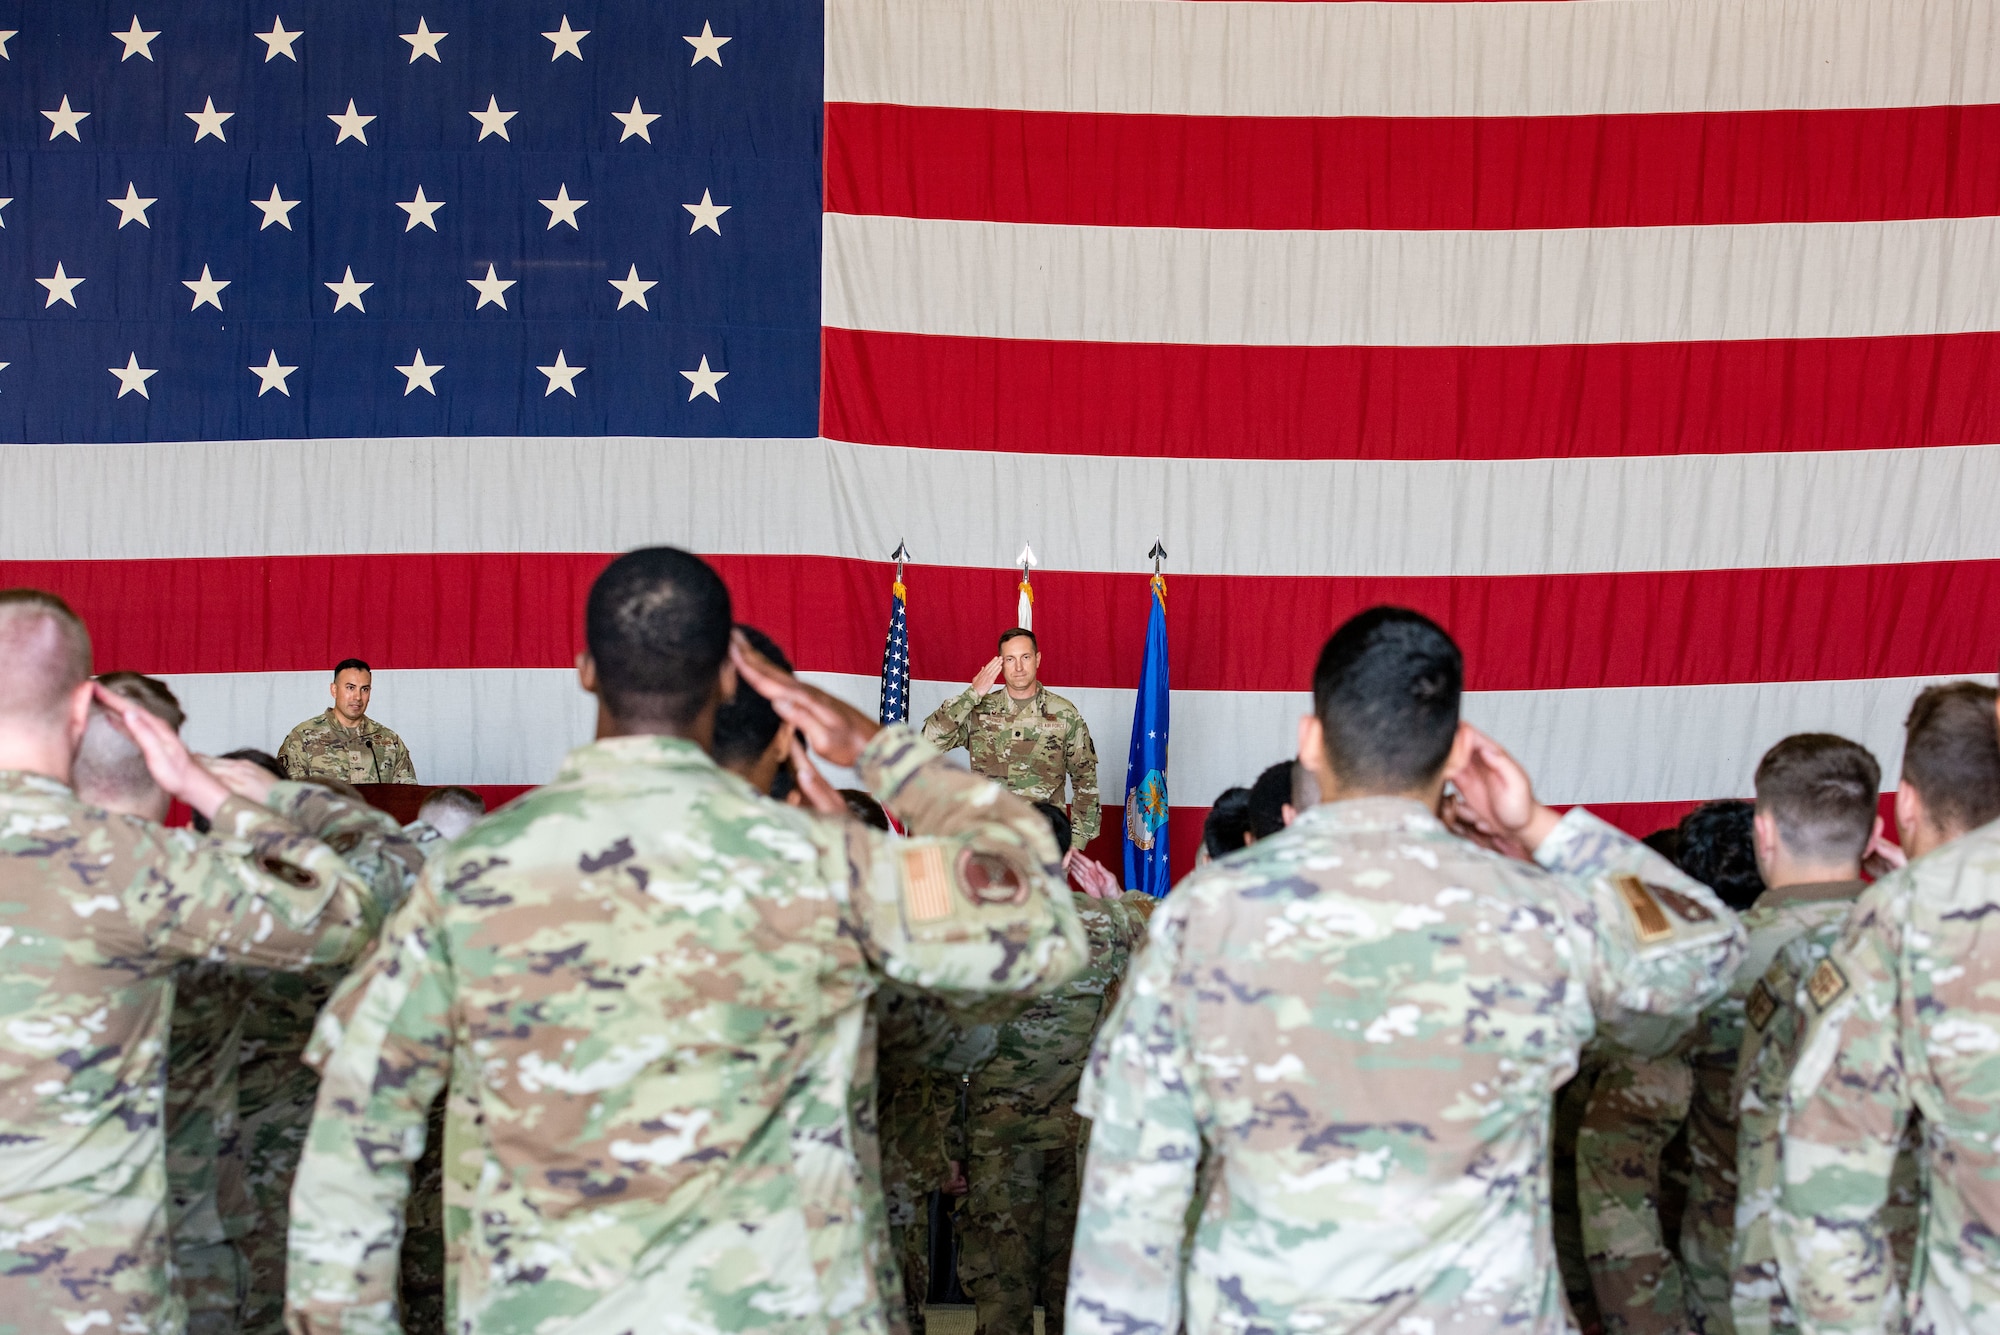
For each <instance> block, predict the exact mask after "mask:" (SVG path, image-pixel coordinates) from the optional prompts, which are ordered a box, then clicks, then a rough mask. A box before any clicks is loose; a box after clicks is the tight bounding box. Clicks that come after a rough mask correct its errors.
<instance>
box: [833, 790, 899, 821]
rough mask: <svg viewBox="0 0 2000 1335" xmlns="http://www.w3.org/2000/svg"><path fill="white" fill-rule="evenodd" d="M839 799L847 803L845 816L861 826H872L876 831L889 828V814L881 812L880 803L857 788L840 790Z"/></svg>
mask: <svg viewBox="0 0 2000 1335" xmlns="http://www.w3.org/2000/svg"><path fill="white" fill-rule="evenodd" d="M840 798H841V800H842V801H843V802H845V803H847V814H848V815H850V816H852V817H854V819H856V820H858V821H860V822H861V823H862V824H863V825H872V826H874V827H875V828H876V829H878V830H886V829H888V828H889V813H888V812H886V811H884V810H882V804H881V803H880V802H877V801H876V800H875V799H874V798H873V797H871V796H869V795H868V794H867V793H864V792H862V791H861V790H860V789H859V788H843V789H841V790H840Z"/></svg>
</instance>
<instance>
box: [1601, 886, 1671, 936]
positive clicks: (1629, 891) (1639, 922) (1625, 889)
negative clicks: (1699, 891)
mask: <svg viewBox="0 0 2000 1335" xmlns="http://www.w3.org/2000/svg"><path fill="white" fill-rule="evenodd" d="M1611 883H1612V884H1613V885H1615V886H1617V887H1618V894H1619V896H1620V897H1621V898H1622V899H1624V901H1625V911H1626V912H1627V913H1629V914H1631V915H1632V929H1633V930H1634V931H1636V932H1637V933H1638V934H1639V942H1640V944H1642V945H1651V944H1652V943H1653V942H1655V941H1664V940H1665V939H1666V938H1667V937H1670V936H1672V935H1673V934H1674V925H1673V923H1671V922H1669V921H1668V920H1667V912H1666V910H1665V909H1663V908H1661V907H1660V901H1659V900H1657V899H1655V898H1653V887H1652V886H1649V885H1647V884H1646V883H1645V882H1644V881H1642V880H1640V879H1639V878H1638V877H1636V876H1632V875H1623V876H1614V877H1612V878H1611Z"/></svg>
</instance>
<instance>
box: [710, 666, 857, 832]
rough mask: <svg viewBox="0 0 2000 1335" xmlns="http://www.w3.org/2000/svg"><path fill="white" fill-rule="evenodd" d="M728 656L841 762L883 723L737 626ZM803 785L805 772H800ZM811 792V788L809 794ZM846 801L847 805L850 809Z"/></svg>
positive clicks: (816, 746)
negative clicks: (778, 659) (783, 663)
mask: <svg viewBox="0 0 2000 1335" xmlns="http://www.w3.org/2000/svg"><path fill="white" fill-rule="evenodd" d="M729 661H730V662H732V663H734V664H735V665H736V671H737V673H738V675H740V676H741V677H742V679H743V680H744V682H745V683H746V684H748V685H749V687H750V689H751V690H753V691H755V692H757V694H759V695H761V696H763V697H764V698H765V699H766V700H769V701H770V702H771V708H773V709H775V710H777V711H778V717H779V718H781V719H784V720H785V721H786V722H787V723H790V724H792V725H793V726H795V727H796V728H797V729H798V730H799V733H800V734H801V735H802V736H803V737H804V738H805V739H806V741H807V742H808V743H809V744H811V746H812V749H813V750H814V751H816V752H818V753H819V754H820V755H822V756H824V757H826V758H827V759H828V760H830V761H832V762H833V763H834V764H836V765H852V764H853V763H854V761H855V758H856V757H857V756H859V755H860V754H861V748H862V747H864V746H866V745H868V742H869V739H870V738H872V737H873V736H874V735H875V734H876V733H878V732H880V731H882V725H881V724H880V723H877V722H876V721H875V720H874V719H872V718H869V717H868V716H867V715H866V714H864V713H862V712H861V711H860V710H858V709H856V708H855V707H854V706H853V705H850V704H848V703H847V702H846V701H845V700H838V699H835V698H834V697H833V696H831V695H828V694H827V693H826V692H825V691H822V690H821V689H819V687H817V686H808V685H806V683H804V682H802V681H800V680H799V679H798V678H797V677H794V676H793V675H792V674H791V673H789V672H787V671H785V670H784V669H783V668H781V667H779V666H778V665H777V664H776V663H773V662H772V661H771V660H770V659H768V658H766V657H764V655H762V654H760V653H758V652H757V650H756V649H755V648H753V647H752V646H751V644H750V641H748V640H746V639H744V638H743V632H742V631H740V630H739V631H733V632H731V635H730V642H729ZM799 780H800V788H801V789H802V790H803V789H804V787H805V776H804V775H803V774H801V775H800V776H799ZM806 796H807V797H808V798H810V797H811V793H810V792H808V793H807V794H806ZM845 805H846V804H845V803H843V804H842V808H843V809H845Z"/></svg>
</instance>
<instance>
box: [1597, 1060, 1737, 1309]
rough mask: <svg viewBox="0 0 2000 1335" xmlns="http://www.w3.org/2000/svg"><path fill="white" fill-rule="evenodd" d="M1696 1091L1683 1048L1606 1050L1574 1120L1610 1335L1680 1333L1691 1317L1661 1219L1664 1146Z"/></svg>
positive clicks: (1600, 1305)
mask: <svg viewBox="0 0 2000 1335" xmlns="http://www.w3.org/2000/svg"><path fill="white" fill-rule="evenodd" d="M1693 1095H1694V1081H1693V1073H1692V1071H1691V1070H1690V1069H1689V1066H1688V1061H1687V1056H1686V1053H1685V1051H1677V1052H1674V1053H1672V1054H1669V1055H1668V1056H1665V1057H1656V1058H1652V1059H1645V1058H1639V1057H1632V1056H1628V1055H1626V1054H1623V1053H1617V1054H1612V1055H1609V1056H1608V1057H1607V1059H1606V1060H1605V1061H1604V1062H1603V1063H1602V1065H1601V1066H1600V1067H1599V1069H1598V1071H1597V1073H1596V1077H1595V1079H1594V1081H1593V1083H1592V1086H1591V1091H1590V1096H1589V1100H1588V1102H1587V1104H1586V1106H1585V1108H1584V1112H1583V1120H1582V1122H1581V1124H1580V1125H1579V1126H1578V1128H1577V1137H1576V1195H1577V1213H1578V1216H1579V1220H1580V1223H1581V1229H1582V1239H1583V1249H1584V1265H1585V1266H1586V1268H1587V1269H1588V1271H1589V1274H1590V1285H1591V1292H1592V1294H1593V1296H1594V1298H1595V1300H1596V1308H1597V1312H1598V1316H1599V1319H1600V1320H1602V1321H1603V1323H1604V1329H1605V1330H1607V1331H1609V1332H1611V1335H1682V1332H1684V1331H1687V1330H1688V1329H1690V1328H1691V1327H1692V1325H1693V1322H1694V1318H1693V1316H1692V1314H1691V1312H1690V1309H1689V1299H1688V1285H1687V1277H1686V1275H1685V1274H1683V1272H1682V1269H1681V1261H1680V1257H1679V1256H1678V1255H1677V1254H1676V1249H1675V1247H1674V1245H1673V1243H1672V1242H1670V1241H1669V1240H1668V1239H1667V1238H1666V1236H1665V1230H1664V1229H1663V1227H1662V1225H1661V1222H1660V1197H1661V1187H1662V1185H1663V1183H1662V1179H1663V1177H1664V1172H1663V1167H1664V1165H1663V1161H1664V1160H1665V1158H1666V1151H1667V1145H1668V1143H1669V1142H1670V1141H1672V1140H1673V1138H1674V1136H1675V1135H1676V1134H1677V1133H1678V1132H1679V1131H1680V1130H1681V1128H1682V1127H1683V1126H1685V1125H1686V1124H1687V1117H1688V1105H1689V1103H1690V1102H1691V1101H1692V1099H1693ZM1734 1171H1735V1170H1734V1168H1733V1167H1732V1169H1731V1172H1734Z"/></svg>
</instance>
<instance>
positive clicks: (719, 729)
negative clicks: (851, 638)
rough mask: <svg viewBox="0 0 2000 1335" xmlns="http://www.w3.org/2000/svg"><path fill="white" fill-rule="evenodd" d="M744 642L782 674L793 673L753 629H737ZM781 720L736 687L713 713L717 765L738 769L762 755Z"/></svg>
mask: <svg viewBox="0 0 2000 1335" xmlns="http://www.w3.org/2000/svg"><path fill="white" fill-rule="evenodd" d="M736 629H738V630H740V631H742V632H743V638H744V639H746V640H748V641H750V647H751V648H753V649H755V650H756V651H757V652H758V653H760V654H762V655H764V657H766V658H768V659H770V660H771V661H772V662H773V663H776V664H777V665H778V666H779V667H781V668H783V669H784V670H785V671H787V672H790V671H791V670H792V660H791V659H789V658H786V657H785V651H784V650H782V649H780V648H779V647H778V645H777V642H776V641H775V640H773V639H772V638H771V637H770V636H768V635H766V634H765V633H764V632H763V631H761V630H758V629H757V628H756V627H755V626H738V627H737V628H736ZM783 724H784V720H782V719H780V718H779V717H778V711H777V710H775V709H773V708H771V702H770V701H769V700H766V699H765V698H764V697H763V696H761V695H759V694H758V693H757V692H756V691H754V690H752V689H751V688H750V687H749V686H747V685H743V684H739V685H738V686H737V687H736V694H735V696H734V697H733V698H732V699H729V700H727V701H725V702H723V705H722V707H721V708H720V709H718V710H716V711H715V741H714V742H713V743H711V745H710V748H709V749H710V751H711V752H712V753H713V754H714V756H715V761H716V763H717V764H718V765H738V764H743V763H745V762H747V761H751V760H755V759H756V758H757V757H758V756H761V755H763V754H764V748H766V747H768V746H769V745H770V744H771V739H772V738H773V737H776V736H777V735H778V729H779V728H780V727H782V726H783Z"/></svg>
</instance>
